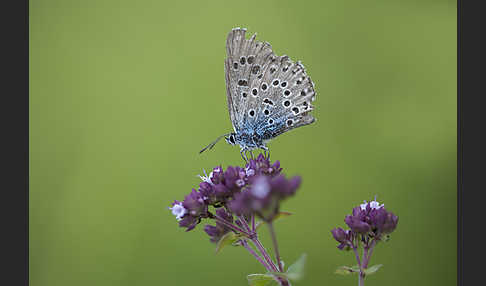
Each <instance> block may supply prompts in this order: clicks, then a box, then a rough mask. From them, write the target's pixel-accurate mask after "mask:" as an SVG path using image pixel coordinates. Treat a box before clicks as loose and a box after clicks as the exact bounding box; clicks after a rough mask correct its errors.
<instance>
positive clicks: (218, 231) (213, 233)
mask: <svg viewBox="0 0 486 286" xmlns="http://www.w3.org/2000/svg"><path fill="white" fill-rule="evenodd" d="M216 214H217V215H218V216H219V217H221V218H223V219H224V220H226V221H227V222H229V223H232V222H233V216H232V215H231V214H229V213H228V212H226V211H225V210H224V208H219V209H217V210H216ZM204 231H205V232H206V233H207V234H208V235H209V236H210V237H211V238H210V241H211V242H214V243H217V242H218V241H219V240H220V239H221V237H222V236H223V235H225V234H226V233H228V232H229V231H231V229H230V228H228V227H227V226H226V225H224V224H222V223H221V222H219V221H216V226H212V225H209V224H208V225H206V226H204Z"/></svg>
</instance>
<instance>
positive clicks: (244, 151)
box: [240, 148, 248, 162]
mask: <svg viewBox="0 0 486 286" xmlns="http://www.w3.org/2000/svg"><path fill="white" fill-rule="evenodd" d="M246 152H247V150H246V148H241V150H240V155H241V158H243V160H245V162H248V157H247V156H246Z"/></svg>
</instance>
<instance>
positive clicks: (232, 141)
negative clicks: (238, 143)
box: [229, 135, 235, 144]
mask: <svg viewBox="0 0 486 286" xmlns="http://www.w3.org/2000/svg"><path fill="white" fill-rule="evenodd" d="M229 140H230V141H231V143H233V144H235V136H233V135H231V136H230V138H229Z"/></svg>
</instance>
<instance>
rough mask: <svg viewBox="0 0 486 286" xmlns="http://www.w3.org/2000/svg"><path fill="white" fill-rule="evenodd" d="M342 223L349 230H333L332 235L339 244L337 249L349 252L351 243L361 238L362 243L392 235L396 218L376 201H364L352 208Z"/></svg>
mask: <svg viewBox="0 0 486 286" xmlns="http://www.w3.org/2000/svg"><path fill="white" fill-rule="evenodd" d="M344 222H345V223H346V224H347V225H348V226H349V228H350V229H351V230H344V229H342V228H340V227H339V228H335V229H333V230H332V231H331V232H332V235H333V237H334V239H335V240H336V241H338V242H339V243H340V244H339V245H338V248H339V249H341V250H342V249H344V250H349V249H350V248H352V247H353V241H354V240H355V239H356V238H358V237H359V236H360V235H361V236H362V240H363V241H365V242H366V241H369V240H370V239H376V240H377V241H378V240H381V239H382V238H383V236H384V235H388V234H390V233H392V232H393V231H394V230H395V228H396V227H397V224H398V217H397V216H396V215H394V214H393V213H392V212H389V211H387V210H386V209H385V206H384V205H383V204H382V205H380V204H379V203H378V202H377V201H371V202H369V203H367V202H366V201H365V202H364V203H363V204H361V205H360V206H357V207H355V208H353V214H352V215H347V216H346V218H345V219H344Z"/></svg>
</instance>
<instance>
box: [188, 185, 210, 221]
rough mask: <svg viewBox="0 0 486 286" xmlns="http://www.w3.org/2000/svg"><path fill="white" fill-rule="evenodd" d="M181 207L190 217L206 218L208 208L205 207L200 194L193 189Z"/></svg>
mask: <svg viewBox="0 0 486 286" xmlns="http://www.w3.org/2000/svg"><path fill="white" fill-rule="evenodd" d="M182 205H183V206H184V208H185V209H186V210H187V212H188V214H189V215H192V216H195V217H197V216H204V217H206V216H207V212H208V206H207V205H206V203H205V201H204V198H203V196H202V194H201V193H200V192H198V191H196V190H195V189H192V192H191V193H190V194H189V195H187V196H186V197H185V198H184V201H183V202H182Z"/></svg>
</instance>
